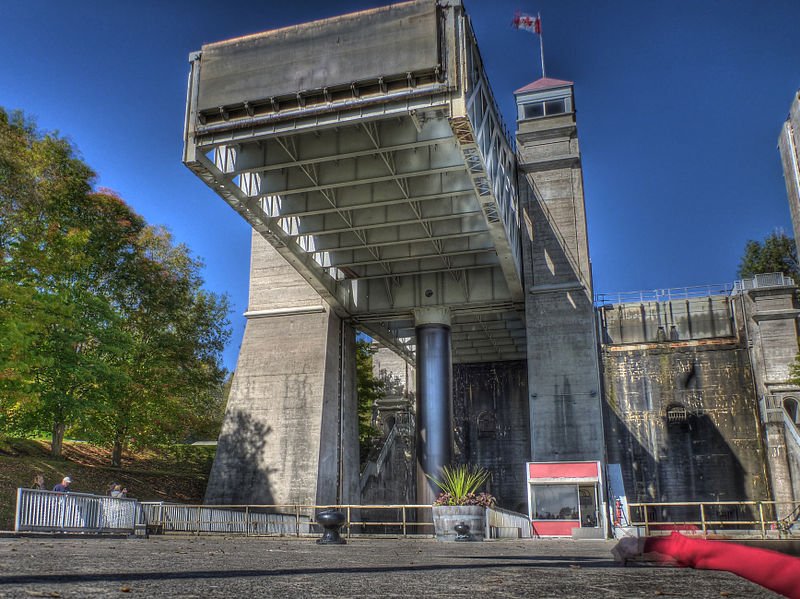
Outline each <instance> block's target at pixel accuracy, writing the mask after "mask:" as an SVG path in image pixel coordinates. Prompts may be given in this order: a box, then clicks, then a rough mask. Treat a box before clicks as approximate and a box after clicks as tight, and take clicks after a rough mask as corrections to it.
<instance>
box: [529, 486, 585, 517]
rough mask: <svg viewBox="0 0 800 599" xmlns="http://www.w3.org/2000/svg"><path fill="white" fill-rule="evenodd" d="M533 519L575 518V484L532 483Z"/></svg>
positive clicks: (576, 515)
mask: <svg viewBox="0 0 800 599" xmlns="http://www.w3.org/2000/svg"><path fill="white" fill-rule="evenodd" d="M533 518H534V519H535V520H577V519H578V489H577V487H576V486H575V485H533Z"/></svg>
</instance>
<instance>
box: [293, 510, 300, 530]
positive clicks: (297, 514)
mask: <svg viewBox="0 0 800 599" xmlns="http://www.w3.org/2000/svg"><path fill="white" fill-rule="evenodd" d="M294 530H295V534H296V535H297V536H298V537H299V536H300V506H299V505H297V504H295V506H294Z"/></svg>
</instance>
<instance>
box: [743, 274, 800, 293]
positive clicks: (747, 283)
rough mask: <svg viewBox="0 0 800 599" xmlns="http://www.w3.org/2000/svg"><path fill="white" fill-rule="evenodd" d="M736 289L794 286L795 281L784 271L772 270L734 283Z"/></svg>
mask: <svg viewBox="0 0 800 599" xmlns="http://www.w3.org/2000/svg"><path fill="white" fill-rule="evenodd" d="M733 286H734V291H744V290H748V289H759V288H762V287H794V286H795V282H794V280H793V279H792V278H791V277H787V276H786V275H785V274H783V273H782V272H770V273H764V274H760V275H756V276H755V277H753V278H752V279H742V280H739V281H736V282H735V283H734V284H733Z"/></svg>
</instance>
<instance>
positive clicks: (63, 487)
mask: <svg viewBox="0 0 800 599" xmlns="http://www.w3.org/2000/svg"><path fill="white" fill-rule="evenodd" d="M71 484H72V479H71V478H70V477H69V476H65V477H64V478H62V479H61V482H60V483H58V484H57V485H56V486H55V487H53V491H56V492H57V493H69V486H70V485H71Z"/></svg>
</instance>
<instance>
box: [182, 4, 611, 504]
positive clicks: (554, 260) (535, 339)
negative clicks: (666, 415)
mask: <svg viewBox="0 0 800 599" xmlns="http://www.w3.org/2000/svg"><path fill="white" fill-rule="evenodd" d="M190 58H191V72H190V76H189V88H188V98H187V111H186V123H185V151H184V157H183V161H184V163H185V164H186V165H187V166H188V167H189V168H190V169H191V170H192V171H193V172H195V173H196V174H197V175H198V176H199V177H200V178H201V179H203V181H205V182H206V184H207V185H209V186H210V187H211V188H212V189H214V190H215V191H216V192H217V194H218V195H219V196H220V197H222V198H223V199H224V200H225V201H226V202H227V203H228V204H229V205H230V206H231V207H232V208H233V209H234V210H236V211H237V212H238V213H239V214H241V216H242V217H243V218H244V219H246V220H247V221H248V222H249V223H250V224H251V225H252V228H253V237H252V255H251V277H250V299H249V307H248V311H247V312H246V314H245V316H246V317H247V325H246V329H245V335H244V339H243V342H242V348H241V352H240V355H239V361H238V364H237V369H236V374H235V377H234V383H233V387H232V389H231V395H230V399H229V405H228V411H227V413H226V420H225V424H224V426H223V431H222V434H221V437H220V442H219V446H218V451H217V457H216V460H215V463H214V467H213V469H212V474H211V478H210V481H209V486H208V490H207V494H206V501H207V502H208V503H217V504H219V503H228V504H233V503H238V504H243V503H249V504H254V503H262V504H263V503H270V504H314V503H316V504H326V503H358V500H359V497H358V474H359V473H358V466H359V462H358V438H357V437H358V435H357V420H356V398H355V366H354V361H355V351H354V343H355V330H361V331H364V332H366V333H367V334H369V335H371V336H372V337H374V338H376V339H378V340H380V341H381V342H382V343H383V344H384V345H386V346H388V347H390V348H392V349H393V350H394V351H396V352H397V353H399V354H401V355H403V356H404V357H405V358H406V359H407V360H408V361H410V362H412V363H415V365H416V369H417V406H416V420H417V423H416V430H417V463H418V473H417V500H418V501H419V502H420V503H429V502H431V501H432V499H433V497H434V489H433V488H432V486H431V484H430V482H429V481H428V480H427V479H426V477H425V475H424V474H425V473H433V474H436V473H438V471H439V470H440V468H441V467H442V466H444V465H446V464H448V463H450V462H451V461H452V459H453V422H452V389H453V384H452V371H453V365H454V364H456V365H458V364H475V363H494V362H503V361H508V360H517V361H525V360H527V364H528V385H529V390H530V402H529V403H530V409H529V413H527V414H520V415H519V417H520V418H528V419H530V422H531V431H532V433H531V439H530V455H528V456H526V457H527V458H528V459H531V460H533V459H540V456H541V459H554V460H558V459H559V456H560V455H563V456H565V457H564V458H562V459H573V460H574V459H586V460H601V459H602V418H601V415H600V397H599V382H598V375H597V372H598V370H597V355H596V345H595V341H594V328H593V311H592V301H591V276H590V273H589V262H588V253H587V250H586V231H585V214H584V211H583V192H582V183H581V171H580V155H579V152H578V148H577V137H576V133H575V126H574V111H573V109H572V87H571V84H570V83H569V82H563V81H557V80H540V81H544V82H545V83H544V84H540V86H539V87H537V88H534V89H530V90H526V88H523V89H522V90H520V91H519V92H518V94H517V104H518V106H519V107H520V108H519V110H520V113H519V114H520V116H519V119H518V122H519V127H520V131H519V132H518V134H517V144H519V147H520V151H521V156H524V160H523V161H522V162H520V161H519V160H518V158H517V155H516V152H515V150H514V144H513V140H511V139H510V138H509V136H508V135H507V134H506V132H505V130H504V128H503V126H502V123H501V120H500V116H499V112H498V110H497V107H496V104H495V101H494V98H493V95H492V91H491V88H490V86H489V83H488V80H487V77H486V74H485V72H484V69H483V65H482V61H481V58H480V54H479V51H478V47H477V44H476V41H475V36H474V33H473V31H472V27H471V25H470V22H469V19H468V17H467V16H466V14H465V12H464V9H463V6H462V5H461V3H460V2H458V1H448V2H443V1H436V0H414V1H412V2H405V3H401V4H395V5H391V6H387V7H384V8H377V9H373V10H367V11H362V12H358V13H353V14H349V15H343V16H340V17H334V18H330V19H324V20H321V21H315V22H312V23H306V24H302V25H297V26H294V27H288V28H284V29H278V30H275V31H267V32H264V33H258V34H254V35H248V36H245V37H241V38H236V39H232V40H227V41H223V42H219V43H213V44H207V45H205V46H203V48H202V49H201V51H199V52H196V53H194V54H192V56H191V57H190ZM544 96H547V97H546V98H545V97H544ZM550 96H554V97H555V96H558V98H561V99H562V100H563V102H562V105H563V106H564V110H562V112H561V113H559V114H556V113H555V112H553V113H552V114H547V115H545V114H542V115H536V116H535V117H529V116H526V114H527V113H526V111H525V109H524V106H526V105H530V104H535V103H537V102H539V103H542V102H545V101H550V104H551V105H553V102H552V98H550ZM540 117H544V118H540ZM543 140H545V141H543ZM525 147H529V149H528V150H525ZM554 152H555V153H554ZM556 154H558V155H556ZM537 186H539V187H542V188H543V190H544V192H539V191H538V188H537ZM542 193H545V196H544V197H543V196H542ZM548 194H549V195H548ZM532 360H534V362H535V363H532ZM572 418H576V419H577V420H576V421H572V420H571V419H572ZM554 440H555V441H556V442H557V447H551V446H552V444H553V443H554Z"/></svg>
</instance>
